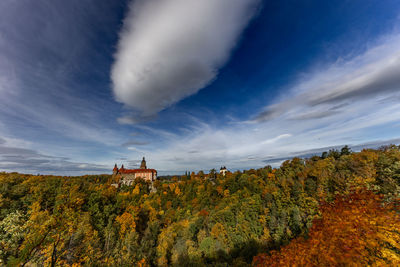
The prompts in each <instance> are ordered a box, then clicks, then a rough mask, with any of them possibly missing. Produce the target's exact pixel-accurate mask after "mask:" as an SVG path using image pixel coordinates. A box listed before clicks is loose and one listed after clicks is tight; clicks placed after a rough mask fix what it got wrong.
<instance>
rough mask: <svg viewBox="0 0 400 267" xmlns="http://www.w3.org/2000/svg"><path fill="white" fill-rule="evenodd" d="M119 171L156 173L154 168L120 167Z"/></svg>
mask: <svg viewBox="0 0 400 267" xmlns="http://www.w3.org/2000/svg"><path fill="white" fill-rule="evenodd" d="M119 172H120V173H148V172H151V173H157V171H156V170H155V169H120V170H119Z"/></svg>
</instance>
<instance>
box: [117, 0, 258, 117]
mask: <svg viewBox="0 0 400 267" xmlns="http://www.w3.org/2000/svg"><path fill="white" fill-rule="evenodd" d="M259 2H260V1H259V0H200V1H199V0H162V1H161V0H137V1H134V2H132V5H131V6H130V11H129V13H128V15H127V17H126V18H125V21H124V26H123V29H122V31H121V34H120V40H119V43H118V50H117V53H116V55H115V63H114V65H113V68H112V81H113V89H114V94H115V97H116V100H117V101H119V102H121V103H124V104H125V105H126V106H128V107H130V108H132V109H134V110H136V111H139V112H140V113H141V115H142V116H150V115H154V114H156V113H157V112H159V111H161V110H163V109H164V108H166V107H168V106H170V105H172V104H174V103H176V102H177V101H179V100H180V99H182V98H184V97H186V96H189V95H192V94H194V93H196V92H197V91H198V90H200V89H201V88H203V87H205V86H206V85H207V84H209V83H210V82H211V81H212V80H213V79H214V78H215V77H216V75H217V73H218V69H219V68H220V67H221V66H222V65H223V64H224V63H225V62H226V61H227V59H228V58H229V54H230V53H231V51H232V49H233V47H234V46H235V44H236V42H237V41H238V38H239V36H240V34H241V32H242V31H243V29H244V28H245V26H246V25H247V24H248V22H249V20H250V19H251V18H252V17H253V16H254V14H255V12H256V11H257V8H258V6H259Z"/></svg>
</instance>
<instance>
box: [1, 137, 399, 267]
mask: <svg viewBox="0 0 400 267" xmlns="http://www.w3.org/2000/svg"><path fill="white" fill-rule="evenodd" d="M112 182H114V181H112V177H111V175H87V176H81V177H60V176H50V175H27V174H19V173H4V172H3V173H0V261H1V262H0V265H5V266H369V265H371V266H385V265H388V266H399V265H400V147H399V146H395V145H391V146H386V147H381V148H379V149H374V150H373V149H365V150H362V151H361V152H352V151H351V150H350V149H349V148H348V147H344V148H342V149H341V150H331V151H328V152H325V153H323V154H322V155H321V156H313V157H311V158H308V159H301V158H293V159H291V160H288V161H285V162H283V163H282V165H281V166H280V167H279V168H272V167H271V166H266V167H264V168H260V169H250V170H245V171H236V172H232V173H230V172H228V173H227V174H226V176H222V175H219V174H217V173H215V172H213V171H212V172H210V173H209V174H204V172H199V173H197V174H196V173H191V174H187V175H183V176H179V177H178V176H177V177H173V178H171V179H160V180H157V181H155V182H154V184H153V186H154V188H155V189H156V190H151V185H150V184H149V183H148V182H145V181H144V180H140V179H137V180H136V182H135V184H134V185H133V186H129V187H128V186H125V187H121V188H119V189H116V188H115V187H113V186H111V183H112Z"/></svg>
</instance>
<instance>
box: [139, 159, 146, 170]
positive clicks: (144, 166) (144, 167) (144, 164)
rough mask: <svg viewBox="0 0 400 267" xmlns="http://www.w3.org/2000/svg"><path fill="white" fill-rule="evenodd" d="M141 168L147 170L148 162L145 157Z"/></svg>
mask: <svg viewBox="0 0 400 267" xmlns="http://www.w3.org/2000/svg"><path fill="white" fill-rule="evenodd" d="M140 168H141V169H147V166H146V160H145V159H144V157H143V159H142V163H140Z"/></svg>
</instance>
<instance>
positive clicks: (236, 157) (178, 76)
mask: <svg viewBox="0 0 400 267" xmlns="http://www.w3.org/2000/svg"><path fill="white" fill-rule="evenodd" d="M399 22H400V2H399V1H397V0H385V1H381V0H380V1H379V0H376V1H375V0H337V1H319V0H301V1H298V0H282V1H267V0H265V1H262V0H218V1H215V0H202V1H197V0H124V1H117V0H114V1H109V0H69V1H64V0H36V1H31V0H18V1H16V0H2V1H0V171H7V172H13V171H17V172H22V173H33V174H37V173H40V174H56V175H82V174H99V173H111V171H112V168H113V166H114V164H115V163H117V164H118V166H120V165H121V164H124V166H125V167H128V168H135V167H137V166H139V164H140V160H141V159H142V157H146V160H147V165H148V167H150V168H155V169H157V170H158V173H159V175H163V174H179V173H183V172H185V171H198V170H205V171H208V170H210V169H212V168H216V169H219V168H220V167H221V166H226V167H227V168H228V169H230V170H237V169H239V170H243V169H249V168H261V167H264V166H265V165H272V166H279V164H281V162H282V161H284V160H286V159H289V158H292V157H295V156H299V157H310V156H312V155H318V154H321V153H322V152H323V151H327V150H329V149H333V148H340V147H342V146H344V145H349V146H350V147H351V148H352V149H353V150H354V151H359V150H361V149H363V148H369V147H371V148H376V147H379V146H382V145H386V144H399V143H400V27H399V26H400V24H399Z"/></svg>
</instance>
